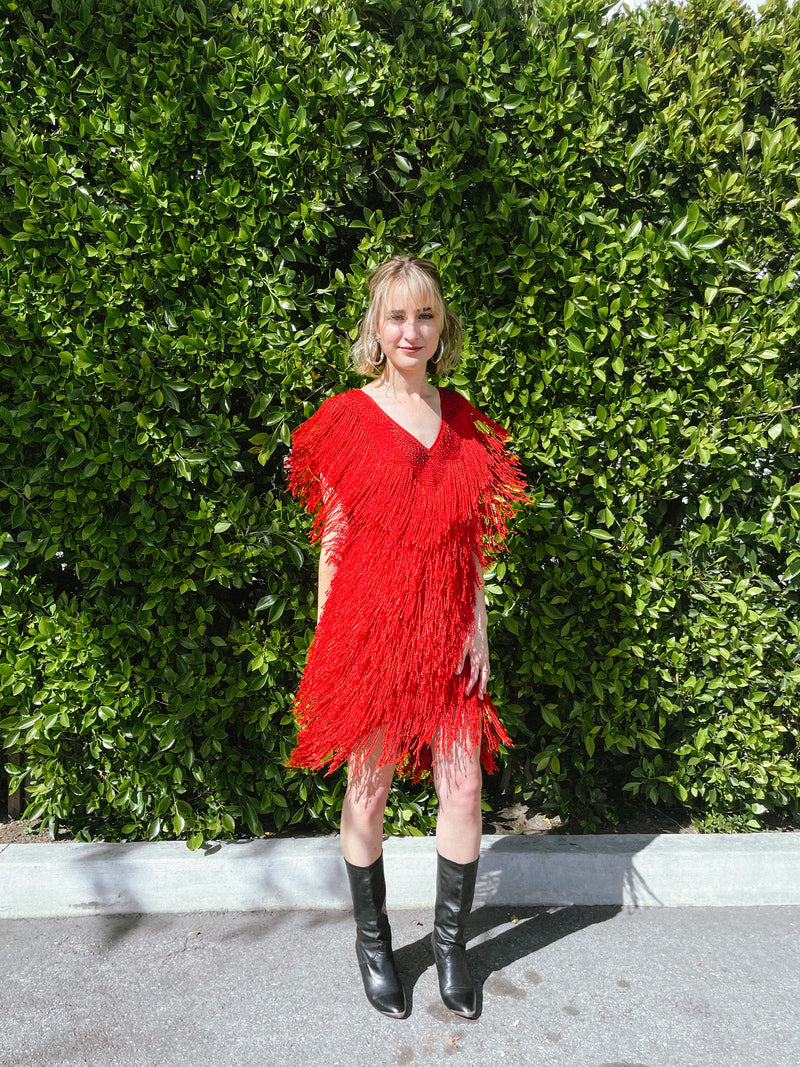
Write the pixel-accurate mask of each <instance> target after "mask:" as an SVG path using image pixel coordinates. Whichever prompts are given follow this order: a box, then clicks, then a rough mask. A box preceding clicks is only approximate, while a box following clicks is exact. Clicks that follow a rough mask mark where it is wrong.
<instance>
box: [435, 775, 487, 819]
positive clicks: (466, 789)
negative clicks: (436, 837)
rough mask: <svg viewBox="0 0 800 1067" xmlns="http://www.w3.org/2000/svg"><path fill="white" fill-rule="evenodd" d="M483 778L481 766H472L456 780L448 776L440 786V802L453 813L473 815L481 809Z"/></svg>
mask: <svg viewBox="0 0 800 1067" xmlns="http://www.w3.org/2000/svg"><path fill="white" fill-rule="evenodd" d="M482 789H483V779H482V776H481V769H480V766H477V767H476V766H471V767H470V768H469V769H468V770H467V771H466V772H465V773H463V774H459V775H458V776H457V777H456V778H455V779H454V780H452V781H448V780H447V778H446V777H445V779H444V780H443V781H442V782H441V784H440V786H439V790H438V793H439V804H440V806H441V807H442V808H444V809H447V811H449V812H452V813H453V814H456V813H460V814H464V815H472V814H474V812H476V811H479V810H480V806H481V792H482Z"/></svg>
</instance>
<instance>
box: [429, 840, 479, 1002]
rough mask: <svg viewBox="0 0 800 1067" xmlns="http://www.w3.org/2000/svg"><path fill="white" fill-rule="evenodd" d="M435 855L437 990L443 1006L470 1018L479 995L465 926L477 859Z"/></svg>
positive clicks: (434, 954)
mask: <svg viewBox="0 0 800 1067" xmlns="http://www.w3.org/2000/svg"><path fill="white" fill-rule="evenodd" d="M436 859H437V870H436V913H435V919H434V923H433V934H432V935H431V940H432V942H433V957H434V959H435V960H436V970H437V971H438V973H439V992H440V993H441V996H442V1002H443V1003H444V1006H445V1007H446V1008H449V1009H450V1011H452V1012H453V1013H454V1014H455V1015H461V1016H463V1017H464V1018H465V1019H473V1018H474V1017H475V1015H476V1014H477V1011H478V997H477V994H476V993H475V984H474V982H473V981H472V975H471V974H470V973H469V964H468V963H467V952H466V946H465V930H466V925H467V917H468V916H469V913H470V909H471V908H472V897H473V895H474V893H475V879H476V877H477V875H478V861H477V860H474V861H473V862H472V863H456V862H455V861H454V860H446V859H445V858H444V856H440V855H439V854H438V853H437V856H436Z"/></svg>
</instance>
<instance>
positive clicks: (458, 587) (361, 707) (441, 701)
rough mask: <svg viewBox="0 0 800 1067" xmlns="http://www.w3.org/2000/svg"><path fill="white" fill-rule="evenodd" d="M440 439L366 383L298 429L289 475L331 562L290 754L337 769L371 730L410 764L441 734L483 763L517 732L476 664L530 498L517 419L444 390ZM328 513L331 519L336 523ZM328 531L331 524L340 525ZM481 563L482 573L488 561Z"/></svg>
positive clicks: (445, 742) (358, 754)
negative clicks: (489, 604)
mask: <svg viewBox="0 0 800 1067" xmlns="http://www.w3.org/2000/svg"><path fill="white" fill-rule="evenodd" d="M440 397H441V408H442V421H441V426H440V428H439V434H438V437H437V438H436V440H435V441H434V443H433V445H431V447H430V448H425V447H424V446H423V445H422V444H420V442H419V441H418V440H417V439H416V438H415V437H414V436H413V435H411V434H410V433H408V432H407V431H406V430H404V429H403V428H402V427H401V426H400V425H399V424H398V423H396V422H395V421H394V420H393V419H392V418H390V416H389V415H387V414H386V413H385V412H384V411H383V410H382V408H380V407H379V406H378V404H377V403H376V402H375V401H374V400H373V399H372V398H371V397H370V396H369V395H368V394H367V393H365V392H364V391H363V390H361V389H353V390H350V391H349V392H345V393H340V394H339V395H338V396H334V397H331V398H330V399H329V400H326V401H325V402H324V403H323V404H322V405H321V406H320V408H319V409H318V410H317V412H316V413H315V414H314V415H313V416H312V417H311V418H310V419H308V420H307V421H306V422H304V423H303V424H302V425H301V426H299V427H298V428H297V429H296V430H295V432H294V434H293V435H292V448H291V453H290V456H289V459H288V460H287V470H288V477H289V487H290V489H291V491H292V493H293V494H294V495H295V497H296V498H297V499H298V500H300V501H301V502H302V503H303V504H304V505H305V507H306V508H307V509H308V511H310V512H311V513H312V514H313V515H314V523H313V526H312V530H311V539H312V541H313V542H319V541H320V540H321V538H322V535H323V531H325V541H326V550H327V551H328V553H329V557H330V559H331V561H332V562H333V563H335V565H336V570H335V573H334V576H333V579H332V581H331V584H330V589H329V592H328V597H327V599H326V601H325V609H324V611H323V613H322V617H321V618H320V621H319V623H318V625H317V630H316V634H315V636H314V640H313V642H312V645H311V649H310V651H309V655H308V662H307V665H306V668H305V671H304V673H303V677H302V680H301V683H300V687H299V690H298V692H297V696H296V699H295V705H294V713H295V717H296V720H297V723H298V727H299V734H298V739H297V747H296V748H295V750H294V752H293V753H292V755H291V757H290V759H289V766H293V767H307V768H311V769H314V770H319V769H322V768H323V767H326V766H327V768H328V769H329V770H334V769H335V768H336V767H339V766H341V765H342V764H343V763H346V762H347V761H348V760H350V759H351V758H352V759H354V760H355V761H356V763H358V762H359V761H361V760H363V759H365V758H366V756H367V755H368V754H369V753H370V752H371V750H372V749H373V748H374V746H375V745H376V744H379V745H380V746H381V751H380V758H379V761H378V762H379V764H399V765H400V770H401V771H405V772H410V773H411V774H412V776H414V777H418V776H419V774H420V773H421V772H422V771H424V770H426V769H427V768H429V767H430V762H431V744H432V743H433V742H435V743H436V744H437V745H442V746H444V747H445V748H447V747H450V746H451V745H452V744H454V743H456V742H458V743H459V744H467V745H469V746H470V748H472V747H474V746H476V745H481V758H482V762H483V765H484V767H485V768H486V770H487V771H492V770H494V769H495V762H494V755H495V753H496V751H497V748H498V746H499V745H500V744H510V743H511V742H510V740H509V738H508V736H507V734H506V732H505V730H504V729H503V727H502V725H501V723H500V720H499V718H498V716H497V711H496V709H495V707H494V705H493V704H492V702H491V700H490V699H489V698H488V697H483V698H479V697H478V692H477V691H478V686H477V685H476V686H475V687H474V688H473V691H472V692H471V693H470V694H469V695H467V694H466V689H467V686H468V684H469V664H468V662H467V664H466V665H465V669H464V671H463V672H462V673H460V674H456V673H455V672H456V671H457V669H458V666H459V663H460V661H461V656H462V653H463V649H464V646H465V643H466V641H467V639H468V637H470V635H471V633H472V626H473V616H474V601H475V586H476V583H480V581H481V573H482V569H484V568H486V566H487V565H488V564H489V563H490V562H491V560H492V559H493V558H494V556H495V555H496V553H497V552H498V550H499V549H500V548H501V547H502V545H503V543H504V541H505V538H506V534H507V532H508V523H509V520H510V519H511V517H512V515H513V512H514V509H515V505H516V504H517V503H518V502H521V501H522V500H524V496H523V491H524V488H525V486H524V481H523V478H522V475H521V473H520V470H519V467H518V464H517V460H516V458H515V457H514V456H513V455H512V454H510V453H509V452H508V451H507V450H506V448H505V442H506V440H507V436H508V435H507V434H506V431H505V430H504V429H503V428H502V427H501V426H498V425H497V424H496V423H494V422H492V421H491V420H490V419H488V418H486V416H484V415H482V414H481V413H480V412H478V411H477V410H476V409H475V408H474V407H473V406H472V405H471V404H470V403H469V402H468V401H467V400H466V399H464V397H462V396H461V395H460V394H459V393H455V392H453V391H451V390H446V389H441V390H440ZM326 524H327V526H328V529H326ZM331 530H333V531H334V536H333V538H331V536H330V535H331ZM478 567H480V568H481V573H479V572H478Z"/></svg>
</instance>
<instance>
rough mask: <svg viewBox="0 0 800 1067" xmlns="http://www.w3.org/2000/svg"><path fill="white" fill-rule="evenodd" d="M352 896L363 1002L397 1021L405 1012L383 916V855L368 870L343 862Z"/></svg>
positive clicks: (386, 920) (384, 900)
mask: <svg viewBox="0 0 800 1067" xmlns="http://www.w3.org/2000/svg"><path fill="white" fill-rule="evenodd" d="M344 862H345V866H346V867H347V875H348V877H349V879H350V892H351V893H352V896H353V915H354V917H355V920H356V958H357V960H358V965H359V967H360V968H361V977H362V979H363V981H364V992H365V993H366V994H367V1000H368V1001H369V1002H370V1004H371V1005H372V1006H373V1008H377V1010H378V1011H379V1012H381V1013H382V1014H383V1015H388V1016H390V1017H392V1018H396V1019H401V1018H402V1017H403V1016H404V1015H405V1013H406V995H405V992H404V991H403V986H402V983H401V982H400V979H399V978H398V977H397V971H396V970H395V965H394V957H393V955H392V931H391V929H390V927H389V919H388V917H387V915H386V881H385V879H384V876H383V856H382V855H381V856H379V857H378V858H377V859H376V860H375V862H374V863H373V864H371V865H370V866H369V867H354V866H353V864H352V863H348V862H347V860H345V861H344Z"/></svg>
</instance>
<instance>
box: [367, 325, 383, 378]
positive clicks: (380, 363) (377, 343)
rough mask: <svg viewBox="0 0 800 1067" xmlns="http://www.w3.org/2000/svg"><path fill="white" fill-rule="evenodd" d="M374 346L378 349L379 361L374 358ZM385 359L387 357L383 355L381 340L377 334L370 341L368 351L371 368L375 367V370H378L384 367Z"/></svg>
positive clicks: (368, 361)
mask: <svg viewBox="0 0 800 1067" xmlns="http://www.w3.org/2000/svg"><path fill="white" fill-rule="evenodd" d="M373 346H377V349H378V356H377V359H373V358H372V348H373ZM384 358H385V357H384V355H383V351H382V350H381V339H380V337H379V336H378V335H377V334H375V336H374V337H373V338H372V340H371V341H370V343H369V348H368V350H367V363H369V365H370V367H374V368H375V370H378V368H379V367H382V366H383V361H384Z"/></svg>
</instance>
